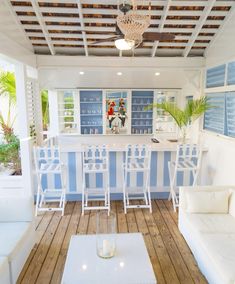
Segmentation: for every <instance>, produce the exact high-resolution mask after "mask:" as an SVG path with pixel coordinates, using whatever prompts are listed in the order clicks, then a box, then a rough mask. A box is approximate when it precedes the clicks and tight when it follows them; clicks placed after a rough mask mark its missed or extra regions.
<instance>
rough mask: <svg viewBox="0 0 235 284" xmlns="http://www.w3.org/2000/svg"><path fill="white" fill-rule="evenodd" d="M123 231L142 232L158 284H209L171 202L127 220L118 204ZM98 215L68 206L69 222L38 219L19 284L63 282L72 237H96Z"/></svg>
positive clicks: (57, 217)
mask: <svg viewBox="0 0 235 284" xmlns="http://www.w3.org/2000/svg"><path fill="white" fill-rule="evenodd" d="M112 210H113V211H115V212H116V214H117V227H118V232H120V233H128V232H130V233H131V232H141V233H142V234H143V236H144V240H145V243H146V246H147V250H148V253H149V256H150V259H151V262H152V265H153V269H154V272H155V275H156V278H157V283H158V284H162V283H170V284H174V283H185V284H190V283H207V282H206V280H205V278H204V277H203V276H202V274H201V273H200V271H199V269H198V266H197V264H196V261H195V259H194V257H193V256H192V254H191V251H190V249H189V247H188V246H187V244H186V242H185V241H184V239H183V237H182V236H181V234H180V232H179V230H178V227H177V214H176V213H174V212H173V210H172V205H171V203H170V202H169V201H165V200H156V201H153V213H152V214H150V213H149V211H148V210H146V209H134V210H133V209H131V210H128V213H127V214H126V215H125V214H124V212H123V206H122V202H121V201H114V202H112ZM95 222H96V212H95V211H86V212H85V215H84V216H81V203H80V202H68V203H67V205H66V213H65V216H64V217H61V216H60V213H59V212H54V213H53V212H47V213H45V214H42V215H40V216H38V217H37V218H36V227H37V229H36V236H37V238H36V244H35V247H34V248H33V250H32V252H31V254H30V256H29V258H28V260H27V262H26V264H25V266H24V268H23V270H22V272H21V275H20V277H19V279H18V282H17V284H19V283H24V284H26V283H27V284H33V283H37V284H39V283H40V284H47V283H53V284H56V283H60V281H61V277H62V273H63V268H64V263H65V259H66V254H67V250H68V245H69V241H70V237H71V235H74V234H94V233H95Z"/></svg>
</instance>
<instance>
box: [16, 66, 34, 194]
mask: <svg viewBox="0 0 235 284" xmlns="http://www.w3.org/2000/svg"><path fill="white" fill-rule="evenodd" d="M15 76H16V97H17V109H18V120H19V138H20V149H21V167H22V177H23V186H24V191H25V193H26V194H29V195H32V194H33V192H34V187H33V163H32V141H31V140H32V139H31V138H30V137H29V134H30V131H29V119H28V108H27V92H26V81H27V75H26V67H25V65H23V64H22V63H18V64H16V65H15Z"/></svg>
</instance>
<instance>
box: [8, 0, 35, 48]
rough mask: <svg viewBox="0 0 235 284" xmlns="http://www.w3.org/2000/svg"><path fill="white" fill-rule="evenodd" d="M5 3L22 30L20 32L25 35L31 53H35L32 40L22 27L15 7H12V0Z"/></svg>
mask: <svg viewBox="0 0 235 284" xmlns="http://www.w3.org/2000/svg"><path fill="white" fill-rule="evenodd" d="M4 2H5V5H6V6H7V8H8V10H9V12H10V14H11V15H12V18H13V19H14V21H15V23H16V25H17V27H18V28H19V29H20V31H21V32H22V34H23V35H24V38H25V40H26V42H27V45H28V47H29V49H30V50H31V51H33V46H32V43H31V41H30V39H29V38H28V35H27V33H26V32H25V30H24V28H23V27H22V25H21V22H20V20H19V18H18V16H17V14H16V12H15V10H14V9H13V7H12V5H11V1H10V0H4Z"/></svg>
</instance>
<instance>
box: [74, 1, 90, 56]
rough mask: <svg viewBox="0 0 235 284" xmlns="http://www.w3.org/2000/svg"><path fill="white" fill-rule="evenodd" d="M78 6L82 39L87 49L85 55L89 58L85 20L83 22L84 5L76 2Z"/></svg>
mask: <svg viewBox="0 0 235 284" xmlns="http://www.w3.org/2000/svg"><path fill="white" fill-rule="evenodd" d="M76 2H77V5H78V13H79V19H80V25H81V29H82V39H83V44H84V49H85V55H86V56H89V53H88V46H87V38H86V32H85V25H84V20H83V13H82V5H81V1H80V0H76Z"/></svg>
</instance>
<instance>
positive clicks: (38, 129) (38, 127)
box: [34, 80, 43, 145]
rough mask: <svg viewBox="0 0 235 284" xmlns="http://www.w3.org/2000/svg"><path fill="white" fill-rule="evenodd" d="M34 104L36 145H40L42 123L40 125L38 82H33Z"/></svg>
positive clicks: (40, 103)
mask: <svg viewBox="0 0 235 284" xmlns="http://www.w3.org/2000/svg"><path fill="white" fill-rule="evenodd" d="M34 102H35V109H36V112H37V113H35V127H36V133H37V144H38V145H41V143H42V141H43V123H42V98H41V93H40V90H39V84H38V81H37V80H35V82H34Z"/></svg>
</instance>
